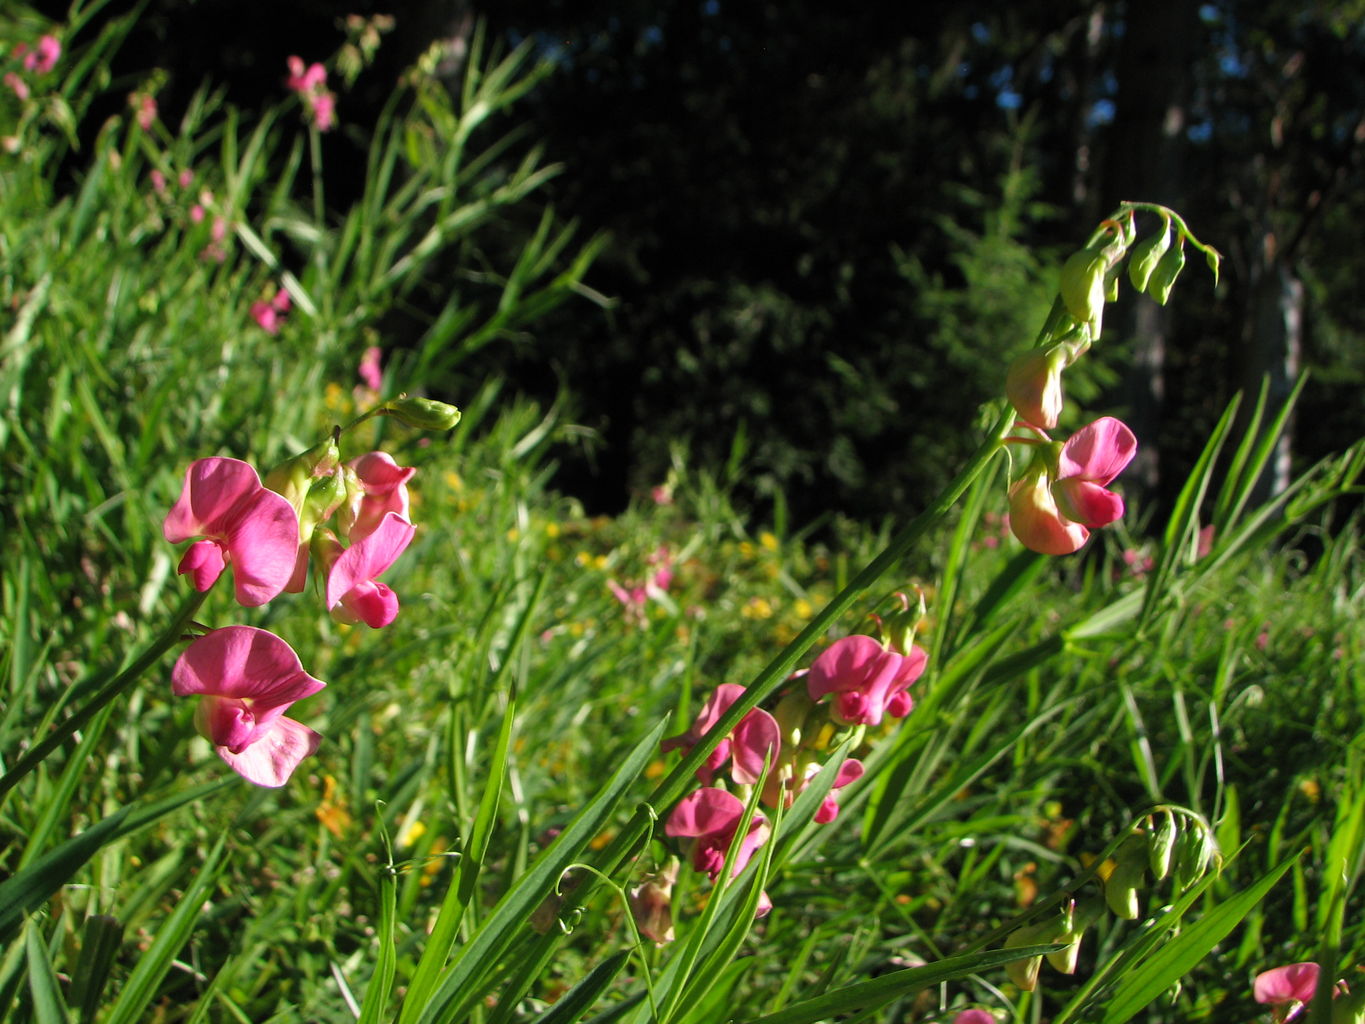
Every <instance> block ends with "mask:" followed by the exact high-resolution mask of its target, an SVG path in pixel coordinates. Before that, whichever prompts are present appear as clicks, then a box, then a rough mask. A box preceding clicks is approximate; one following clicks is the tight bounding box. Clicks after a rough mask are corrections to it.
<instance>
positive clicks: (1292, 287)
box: [1238, 233, 1304, 502]
mask: <svg viewBox="0 0 1365 1024" xmlns="http://www.w3.org/2000/svg"><path fill="white" fill-rule="evenodd" d="M1274 241H1275V237H1274V235H1273V234H1270V233H1267V235H1266V236H1265V240H1264V245H1263V246H1262V249H1261V253H1260V256H1261V258H1260V259H1258V260H1257V261H1256V264H1255V265H1254V266H1253V267H1252V268H1251V273H1250V280H1249V282H1248V284H1249V291H1250V295H1249V298H1248V302H1247V307H1248V308H1247V315H1246V317H1245V318H1244V321H1243V322H1244V323H1245V325H1246V326H1245V331H1244V337H1243V342H1244V344H1243V348H1242V352H1241V357H1242V358H1241V359H1239V360H1238V371H1239V378H1240V380H1239V383H1240V385H1241V388H1242V403H1243V406H1242V410H1241V416H1239V421H1240V422H1242V423H1245V422H1246V417H1247V414H1249V413H1250V411H1251V409H1252V408H1253V407H1254V405H1255V402H1256V396H1257V395H1258V394H1260V390H1261V386H1262V382H1263V381H1268V382H1269V385H1268V388H1267V394H1266V407H1265V419H1267V420H1269V419H1273V418H1274V417H1275V416H1276V415H1278V414H1279V412H1280V410H1281V409H1283V408H1284V404H1285V402H1286V401H1288V400H1289V393H1290V392H1291V391H1293V389H1294V384H1295V382H1296V381H1297V380H1298V377H1299V365H1300V359H1301V356H1302V352H1303V303H1304V298H1303V282H1302V281H1300V280H1299V279H1298V278H1297V277H1296V276H1295V275H1294V273H1293V271H1292V270H1291V269H1290V267H1289V266H1288V265H1287V264H1286V263H1285V261H1284V260H1282V259H1280V258H1278V256H1277V255H1276V252H1275V244H1274ZM1291 426H1292V418H1291V420H1290V421H1288V422H1286V423H1285V428H1284V430H1283V432H1281V434H1280V438H1279V440H1278V441H1277V442H1276V444H1275V451H1274V454H1273V456H1272V457H1271V460H1270V462H1269V463H1268V464H1267V466H1266V469H1265V472H1264V473H1262V474H1261V477H1260V479H1259V480H1257V481H1256V488H1255V490H1254V491H1253V492H1252V497H1253V500H1254V501H1258V502H1260V501H1265V500H1267V499H1269V498H1271V497H1273V496H1275V495H1276V494H1279V493H1280V492H1281V491H1283V490H1284V489H1285V488H1286V487H1288V486H1289V478H1290V453H1291V450H1292V443H1291V433H1292V431H1291V429H1290V428H1291Z"/></svg>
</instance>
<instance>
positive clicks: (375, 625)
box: [332, 581, 398, 629]
mask: <svg viewBox="0 0 1365 1024" xmlns="http://www.w3.org/2000/svg"><path fill="white" fill-rule="evenodd" d="M332 618H334V619H336V620H337V621H338V622H349V623H352V624H354V623H356V622H363V623H365V625H367V626H369V627H370V628H371V629H383V628H384V627H385V626H387V625H388V624H389V623H390V622H392V621H393V620H394V619H396V618H398V595H397V594H395V593H394V592H393V591H392V590H390V589H389V588H388V587H387V586H385V585H384V584H383V583H375V582H373V581H370V582H366V583H361V584H359V585H358V586H356V587H354V588H352V589H351V590H350V591H348V592H347V594H346V595H345V596H344V597H342V599H341V604H340V605H339V606H338V607H336V608H333V609H332Z"/></svg>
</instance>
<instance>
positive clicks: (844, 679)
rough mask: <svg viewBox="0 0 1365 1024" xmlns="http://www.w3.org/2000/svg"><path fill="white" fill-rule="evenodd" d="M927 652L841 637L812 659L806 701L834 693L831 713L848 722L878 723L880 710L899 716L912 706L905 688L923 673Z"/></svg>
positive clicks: (911, 699)
mask: <svg viewBox="0 0 1365 1024" xmlns="http://www.w3.org/2000/svg"><path fill="white" fill-rule="evenodd" d="M927 660H928V655H927V654H926V653H925V652H924V649H923V648H922V647H919V646H918V645H912V646H911V648H910V653H909V654H897V653H896V652H895V651H889V650H887V649H886V648H884V647H883V646H882V645H881V644H879V643H878V642H877V641H876V640H874V639H873V638H872V637H870V636H846V637H844V638H843V639H842V640H836V641H835V642H834V643H832V644H830V646H829V647H828V648H827V649H826V650H825V651H824V653H823V654H821V655H820V656H819V657H818V658H816V659H815V662H814V664H812V665H811V667H810V672H809V673H807V675H806V692H807V693H808V694H810V699H811V700H814V701H818V700H820V698H821V697H823V696H825V694H828V693H833V694H837V696H836V698H835V700H834V703H833V705H832V710H833V713H834V717H835V718H836V719H838V720H839V721H841V722H845V723H848V724H856V723H861V724H864V725H880V724H881V721H882V716H883V715H884V714H886V715H890V716H891V717H892V718H904V717H905V716H906V715H908V714H909V713H910V710H911V708H913V707H914V706H915V702H914V699H913V698H912V697H911V696H910V694H909V693H908V692H907V689H908V687H909V686H910V684H911V683H913V682H914V681H915V680H916V679H918V678H919V677H920V676H921V675H923V673H924V665H925V662H926V661H927Z"/></svg>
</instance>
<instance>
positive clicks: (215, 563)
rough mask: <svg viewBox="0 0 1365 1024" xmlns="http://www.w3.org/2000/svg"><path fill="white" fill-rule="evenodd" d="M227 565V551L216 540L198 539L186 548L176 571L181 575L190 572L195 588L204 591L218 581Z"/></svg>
mask: <svg viewBox="0 0 1365 1024" xmlns="http://www.w3.org/2000/svg"><path fill="white" fill-rule="evenodd" d="M226 566H227V556H226V553H225V552H224V550H223V548H222V547H220V546H219V545H218V543H217V542H216V541H211V540H197V541H195V542H194V543H193V544H191V545H190V546H189V547H188V548H186V549H185V554H184V555H182V556H181V558H180V564H179V565H178V566H177V567H176V570H175V571H176V572H177V573H178V574H179V575H181V576H184V575H185V574H186V573H189V576H190V581H191V582H192V583H193V584H194V589H195V590H197V591H199V592H200V593H203V592H204V591H205V590H208V589H209V588H210V587H211V586H213V585H214V584H215V583H217V582H218V577H219V576H221V575H223V569H224V568H226Z"/></svg>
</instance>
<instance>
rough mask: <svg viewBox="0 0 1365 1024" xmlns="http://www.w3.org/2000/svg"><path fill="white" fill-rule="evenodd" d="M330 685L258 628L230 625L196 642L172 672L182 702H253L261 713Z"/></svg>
mask: <svg viewBox="0 0 1365 1024" xmlns="http://www.w3.org/2000/svg"><path fill="white" fill-rule="evenodd" d="M325 685H326V684H325V683H324V682H323V681H322V680H320V679H315V678H313V677H312V676H310V675H309V674H308V673H307V672H305V671H304V670H303V664H302V663H301V662H300V661H299V656H298V655H297V654H295V653H294V649H293V648H292V647H290V646H289V645H288V644H287V643H285V642H284V641H283V640H281V639H280V638H279V637H277V636H276V635H275V634H274V633H271V632H268V631H267V630H264V629H257V628H256V627H255V626H226V627H224V628H222V629H215V630H213V631H212V632H210V633H205V634H204V635H203V636H201V637H199V638H198V639H197V640H195V641H194V642H193V643H191V644H190V645H189V646H188V647H187V648H185V650H184V652H182V653H181V655H180V657H179V659H177V661H176V663H175V667H174V668H172V669H171V692H172V693H174V694H175V695H176V696H177V697H186V696H189V695H191V694H208V695H212V696H215V697H231V698H238V699H242V698H249V699H251V700H252V701H253V702H254V703H255V704H256V705H257V706H258V707H260V708H266V709H268V708H274V707H280V706H287V705H289V704H292V703H293V702H294V701H297V700H302V699H303V698H304V697H308V696H311V695H312V694H315V693H317V692H318V691H319V690H321V689H322V688H323V687H324V686H325Z"/></svg>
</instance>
